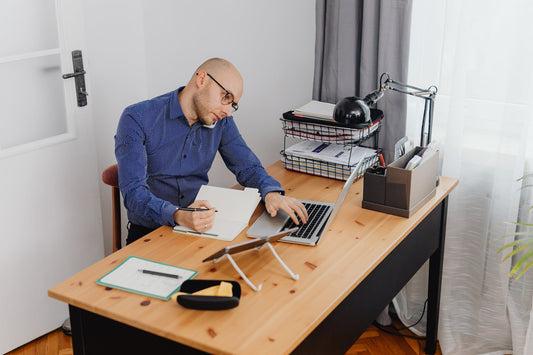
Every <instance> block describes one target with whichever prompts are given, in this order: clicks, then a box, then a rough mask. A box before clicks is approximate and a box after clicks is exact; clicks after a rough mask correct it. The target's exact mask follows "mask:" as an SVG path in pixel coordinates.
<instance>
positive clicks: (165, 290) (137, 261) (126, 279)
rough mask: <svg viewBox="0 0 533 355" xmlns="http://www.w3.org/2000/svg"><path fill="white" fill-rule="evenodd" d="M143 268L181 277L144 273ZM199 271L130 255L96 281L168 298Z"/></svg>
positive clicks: (164, 298)
mask: <svg viewBox="0 0 533 355" xmlns="http://www.w3.org/2000/svg"><path fill="white" fill-rule="evenodd" d="M143 269H144V270H151V271H156V272H163V273H168V274H173V275H178V276H179V278H177V279H176V278H169V277H162V276H157V275H150V274H144V273H142V272H141V271H139V270H143ZM197 273H198V272H197V271H194V270H189V269H184V268H181V267H177V266H173V265H168V264H163V263H160V262H157V261H151V260H147V259H143V258H139V257H136V256H129V257H128V258H127V259H126V260H124V261H123V262H122V263H121V264H120V265H119V266H117V267H116V268H114V269H113V270H111V271H110V272H109V273H107V274H106V275H104V276H103V277H101V278H100V279H99V280H98V281H96V283H97V284H99V285H102V286H108V287H112V288H117V289H120V290H124V291H129V292H134V293H139V294H141V295H146V296H150V297H155V298H160V299H163V300H168V299H169V298H170V296H171V295H172V294H173V293H174V292H176V291H177V290H179V288H180V287H181V284H182V283H183V282H184V281H185V280H188V279H192V278H193V277H194V276H196V274H197Z"/></svg>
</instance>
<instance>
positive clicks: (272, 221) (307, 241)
mask: <svg viewBox="0 0 533 355" xmlns="http://www.w3.org/2000/svg"><path fill="white" fill-rule="evenodd" d="M365 158H366V154H365V155H363V157H362V158H361V160H359V163H357V165H356V166H355V168H354V169H353V171H352V173H351V174H350V176H349V177H348V180H346V183H345V184H344V187H343V188H342V191H341V192H340V194H339V197H338V198H337V202H335V204H333V203H327V202H319V201H309V200H299V201H300V202H302V203H303V205H304V206H305V208H306V209H307V215H308V216H309V220H308V221H307V223H306V224H302V223H300V225H299V226H298V225H296V224H295V223H294V222H293V221H292V219H291V218H290V217H289V215H288V214H287V213H286V212H285V211H283V210H279V211H278V213H277V214H276V216H275V217H272V216H270V214H269V213H268V212H267V211H266V210H265V211H264V212H263V214H262V215H261V216H260V217H259V218H258V219H257V220H256V221H255V222H254V224H252V226H251V227H250V229H248V231H247V232H246V234H247V236H248V237H250V238H261V237H265V236H270V235H273V234H276V233H280V232H283V231H285V230H287V229H291V228H295V227H297V228H298V230H297V231H296V232H292V233H291V234H289V235H288V236H286V237H283V238H281V239H280V240H279V241H280V242H286V243H295V244H302V245H311V246H314V245H317V244H318V242H319V241H320V239H321V238H322V236H323V235H324V234H325V233H326V232H327V231H328V228H329V226H330V225H331V223H332V222H333V220H334V219H335V216H336V215H337V212H339V209H340V208H341V205H342V203H343V202H344V199H345V198H346V195H347V194H348V191H349V190H350V187H352V184H353V182H354V180H355V178H356V177H357V175H358V173H359V169H360V167H361V165H362V164H363V161H364V160H365Z"/></svg>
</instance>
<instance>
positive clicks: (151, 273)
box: [139, 269, 181, 279]
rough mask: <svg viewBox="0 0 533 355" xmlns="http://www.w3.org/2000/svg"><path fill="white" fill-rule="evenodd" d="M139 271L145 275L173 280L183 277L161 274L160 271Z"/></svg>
mask: <svg viewBox="0 0 533 355" xmlns="http://www.w3.org/2000/svg"><path fill="white" fill-rule="evenodd" d="M139 271H140V272H142V273H143V274H150V275H156V276H164V277H171V278H173V279H179V278H180V277H181V276H180V275H176V274H167V273H166V272H159V271H153V270H146V269H139Z"/></svg>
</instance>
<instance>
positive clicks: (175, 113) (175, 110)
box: [170, 86, 185, 120]
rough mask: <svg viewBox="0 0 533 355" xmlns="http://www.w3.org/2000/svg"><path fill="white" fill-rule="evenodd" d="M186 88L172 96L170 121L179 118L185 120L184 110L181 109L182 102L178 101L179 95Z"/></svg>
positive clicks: (178, 90) (181, 88)
mask: <svg viewBox="0 0 533 355" xmlns="http://www.w3.org/2000/svg"><path fill="white" fill-rule="evenodd" d="M184 87H185V86H182V87H180V88H178V89H177V90H175V91H174V92H173V93H172V95H171V96H170V119H171V120H174V119H176V118H179V117H183V118H185V115H184V114H183V110H182V109H181V105H180V100H179V99H178V93H179V92H180V91H181V90H183V88H184Z"/></svg>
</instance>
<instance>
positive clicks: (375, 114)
mask: <svg viewBox="0 0 533 355" xmlns="http://www.w3.org/2000/svg"><path fill="white" fill-rule="evenodd" d="M371 115H372V122H373V123H372V124H371V125H369V126H368V127H365V128H360V129H358V128H350V127H347V126H346V125H343V124H340V123H337V122H335V121H330V120H320V119H313V118H307V117H298V116H295V115H293V114H292V112H291V111H289V112H285V113H284V114H283V117H282V118H281V122H282V124H283V133H284V134H285V136H287V137H293V138H300V139H308V140H314V141H319V142H330V143H341V144H353V145H355V144H361V143H362V142H363V141H365V140H367V139H368V138H370V137H371V136H377V135H375V133H377V132H378V131H379V129H380V127H381V124H382V121H383V112H382V111H380V110H376V109H372V110H371ZM375 146H377V144H375Z"/></svg>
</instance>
